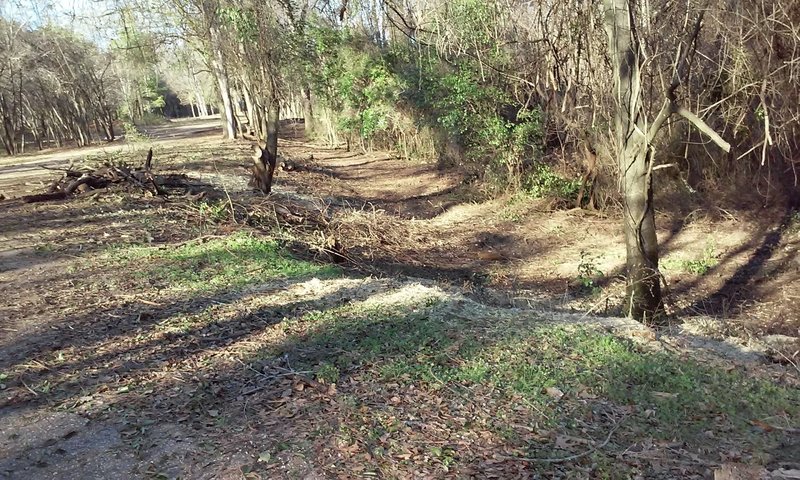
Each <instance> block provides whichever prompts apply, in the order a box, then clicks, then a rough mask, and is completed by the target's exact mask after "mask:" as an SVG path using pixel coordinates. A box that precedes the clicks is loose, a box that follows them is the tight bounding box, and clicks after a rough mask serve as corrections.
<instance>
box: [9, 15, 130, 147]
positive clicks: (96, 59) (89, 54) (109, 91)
mask: <svg viewBox="0 0 800 480" xmlns="http://www.w3.org/2000/svg"><path fill="white" fill-rule="evenodd" d="M111 61H112V60H111V57H110V55H109V54H108V53H104V52H101V51H100V50H99V49H98V48H97V46H95V45H93V44H91V43H90V42H87V41H86V40H83V39H81V38H79V37H77V36H75V35H73V34H72V33H70V32H68V31H66V30H64V29H59V28H57V27H52V26H48V27H43V28H29V27H27V26H26V25H25V24H20V23H16V22H14V21H9V20H5V19H0V118H2V122H3V126H2V132H0V139H2V142H3V146H4V147H5V150H6V152H7V153H8V154H9V155H14V154H16V153H19V152H21V151H23V150H24V148H25V143H26V142H30V141H33V142H34V143H36V144H38V146H39V147H40V148H41V147H42V146H43V144H54V145H58V146H60V145H62V144H63V143H64V142H66V141H71V140H74V141H75V142H76V143H77V144H78V145H79V146H83V145H87V144H88V143H90V142H91V141H92V138H93V133H92V132H93V131H94V132H96V133H95V135H103V136H104V137H105V138H107V139H109V140H113V139H114V136H115V133H114V125H113V122H114V120H115V119H116V116H117V105H118V102H119V96H118V94H117V85H118V84H117V79H116V77H115V75H114V72H113V69H111V68H110V67H111Z"/></svg>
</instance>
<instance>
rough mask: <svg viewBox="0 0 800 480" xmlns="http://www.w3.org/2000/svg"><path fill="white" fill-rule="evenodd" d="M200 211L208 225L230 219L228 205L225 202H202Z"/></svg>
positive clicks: (199, 206) (199, 207)
mask: <svg viewBox="0 0 800 480" xmlns="http://www.w3.org/2000/svg"><path fill="white" fill-rule="evenodd" d="M197 208H198V210H199V212H200V216H201V217H202V219H203V221H204V222H206V223H212V224H216V223H222V222H223V221H225V220H226V219H227V218H228V213H229V212H228V205H227V204H226V203H225V202H205V201H203V202H200V204H199V205H198V207H197Z"/></svg>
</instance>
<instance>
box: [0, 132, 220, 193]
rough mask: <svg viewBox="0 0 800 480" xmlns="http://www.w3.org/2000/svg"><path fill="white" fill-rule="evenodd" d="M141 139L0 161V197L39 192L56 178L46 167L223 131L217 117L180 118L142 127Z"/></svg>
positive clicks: (121, 139)
mask: <svg viewBox="0 0 800 480" xmlns="http://www.w3.org/2000/svg"><path fill="white" fill-rule="evenodd" d="M143 130H144V135H145V136H146V137H147V138H146V139H144V140H141V141H137V142H129V141H127V140H126V139H125V137H124V135H123V136H122V137H121V138H119V139H117V140H116V141H114V142H112V143H96V144H95V145H93V146H91V147H86V148H52V149H47V150H43V151H41V152H37V151H34V152H30V153H27V154H25V155H18V156H15V157H2V158H0V194H2V195H5V196H6V197H11V196H17V195H21V194H26V193H30V192H32V191H34V190H40V189H41V188H42V185H44V184H46V183H48V181H49V180H50V179H51V178H53V177H55V176H57V175H58V173H54V172H52V171H49V170H47V169H48V168H50V169H52V168H66V167H67V166H68V165H69V164H70V163H71V162H77V161H81V160H84V159H86V158H91V157H104V156H107V155H110V154H113V153H115V152H122V151H135V150H139V149H147V148H149V147H150V146H152V145H164V144H165V143H174V142H176V141H179V140H186V139H197V138H201V137H207V136H214V135H218V134H220V133H221V132H222V130H221V129H220V128H219V118H218V117H204V118H191V119H181V120H175V121H171V122H168V123H166V124H164V125H158V126H152V127H144V129H143Z"/></svg>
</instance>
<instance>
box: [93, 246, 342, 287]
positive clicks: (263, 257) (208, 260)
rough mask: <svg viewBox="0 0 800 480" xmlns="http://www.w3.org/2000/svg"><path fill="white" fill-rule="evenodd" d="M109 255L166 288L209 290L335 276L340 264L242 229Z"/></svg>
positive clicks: (135, 247)
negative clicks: (298, 254) (303, 255)
mask: <svg viewBox="0 0 800 480" xmlns="http://www.w3.org/2000/svg"><path fill="white" fill-rule="evenodd" d="M106 256H107V258H108V259H109V260H110V261H112V262H115V263H117V264H124V265H125V266H126V267H127V268H130V267H132V266H135V269H136V272H137V273H136V275H137V276H138V277H140V278H147V279H152V280H154V281H156V282H157V285H158V286H160V287H161V288H166V289H171V290H178V291H190V292H208V291H217V290H221V289H232V288H234V289H235V288H241V287H244V286H246V285H250V284H255V283H259V282H264V281H269V280H275V279H279V278H297V277H305V276H317V277H323V278H327V277H333V276H336V275H338V274H339V273H340V270H339V269H338V268H337V267H334V266H330V265H324V264H318V263H313V262H309V261H305V260H300V259H297V258H294V257H292V256H291V254H290V253H289V252H288V251H286V250H285V249H284V248H282V247H281V246H280V245H279V244H278V243H277V242H276V241H274V240H271V239H264V238H259V237H256V236H253V235H249V234H246V233H237V234H233V235H230V236H229V237H226V238H221V239H214V240H210V241H207V242H199V241H198V242H190V243H186V244H183V245H180V246H177V247H175V248H170V247H169V246H166V247H159V248H153V247H147V246H138V245H134V246H130V245H129V246H124V247H120V248H113V249H111V250H109V251H108V252H107V253H106Z"/></svg>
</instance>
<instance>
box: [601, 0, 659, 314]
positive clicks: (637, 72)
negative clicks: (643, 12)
mask: <svg viewBox="0 0 800 480" xmlns="http://www.w3.org/2000/svg"><path fill="white" fill-rule="evenodd" d="M636 3H637V2H636V1H635V0H605V9H606V11H605V22H606V30H607V33H608V44H609V54H610V56H611V61H612V65H613V68H614V92H615V97H616V101H617V105H616V112H615V133H616V148H617V153H616V155H617V162H618V165H619V171H620V175H621V176H622V178H621V186H622V190H623V192H622V193H623V203H624V217H625V218H624V223H623V227H624V231H625V246H626V252H627V267H628V281H627V284H628V288H627V302H628V304H627V310H628V314H629V315H630V316H631V317H633V318H635V319H637V320H640V321H644V322H653V321H658V317H660V316H661V315H662V313H663V302H662V298H661V275H660V273H659V270H658V238H657V237H656V228H655V215H654V210H653V186H652V177H651V172H652V160H653V159H652V150H651V148H650V146H649V143H648V139H647V134H646V133H645V132H646V131H647V125H646V123H645V121H644V119H643V117H644V112H643V111H642V98H641V87H642V85H641V57H640V51H641V50H640V48H639V43H638V39H637V37H636V36H635V35H634V31H633V29H632V28H633V26H634V25H633V24H632V22H633V21H634V20H635V17H632V15H634V13H635V12H636ZM631 4H633V7H632V6H631Z"/></svg>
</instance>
